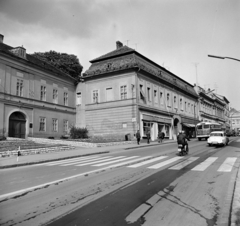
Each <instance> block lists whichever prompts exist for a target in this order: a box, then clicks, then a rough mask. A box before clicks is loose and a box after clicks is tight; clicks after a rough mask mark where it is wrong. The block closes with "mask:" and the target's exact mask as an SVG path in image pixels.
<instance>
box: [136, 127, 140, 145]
mask: <svg viewBox="0 0 240 226" xmlns="http://www.w3.org/2000/svg"><path fill="white" fill-rule="evenodd" d="M136 138H137V144H138V145H139V144H140V139H141V135H140V132H139V130H138V131H137V133H136Z"/></svg>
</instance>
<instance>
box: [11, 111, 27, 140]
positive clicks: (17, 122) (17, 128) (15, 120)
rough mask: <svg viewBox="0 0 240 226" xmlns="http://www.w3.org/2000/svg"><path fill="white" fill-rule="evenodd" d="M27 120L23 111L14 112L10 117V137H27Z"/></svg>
mask: <svg viewBox="0 0 240 226" xmlns="http://www.w3.org/2000/svg"><path fill="white" fill-rule="evenodd" d="M25 132H26V120H25V117H24V115H23V114H22V113H21V112H14V113H13V114H11V116H10V118H9V137H17V138H25Z"/></svg>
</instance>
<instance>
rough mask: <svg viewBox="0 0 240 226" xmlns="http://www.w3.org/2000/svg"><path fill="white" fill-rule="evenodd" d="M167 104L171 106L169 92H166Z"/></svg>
mask: <svg viewBox="0 0 240 226" xmlns="http://www.w3.org/2000/svg"><path fill="white" fill-rule="evenodd" d="M167 106H171V103H170V94H169V93H168V94H167Z"/></svg>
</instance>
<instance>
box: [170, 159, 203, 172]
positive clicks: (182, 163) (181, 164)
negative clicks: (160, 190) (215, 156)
mask: <svg viewBox="0 0 240 226" xmlns="http://www.w3.org/2000/svg"><path fill="white" fill-rule="evenodd" d="M198 158H199V157H190V158H189V159H187V160H185V161H183V162H180V163H179V164H177V165H175V166H173V167H171V168H169V169H171V170H180V169H182V168H184V167H185V166H187V165H189V164H191V163H192V162H194V161H195V160H197V159H198Z"/></svg>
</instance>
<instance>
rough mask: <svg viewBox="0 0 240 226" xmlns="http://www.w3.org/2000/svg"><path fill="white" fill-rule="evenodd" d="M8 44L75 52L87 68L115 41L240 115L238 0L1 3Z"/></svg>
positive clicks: (30, 50)
mask: <svg viewBox="0 0 240 226" xmlns="http://www.w3.org/2000/svg"><path fill="white" fill-rule="evenodd" d="M0 34H2V35H4V43H5V44H7V45H10V46H13V47H17V46H23V47H24V48H26V51H27V53H29V54H31V53H34V52H46V51H50V50H54V51H56V52H61V53H68V54H74V55H76V56H77V57H78V59H79V61H80V64H81V65H82V66H83V72H85V71H86V70H87V69H88V68H89V67H90V65H91V64H90V62H89V61H90V60H92V59H95V58H97V57H99V56H101V55H104V54H106V53H108V52H110V51H113V50H115V49H116V41H121V42H122V43H123V44H124V45H127V46H129V47H130V48H133V49H135V50H137V51H138V52H139V53H140V54H142V55H144V56H145V57H147V58H149V59H150V60H152V61H154V62H155V63H157V64H159V65H160V66H163V67H165V68H166V69H168V70H169V71H171V72H172V73H174V74H175V75H177V76H178V77H180V78H182V79H184V80H185V81H187V82H189V83H190V84H192V85H193V84H194V83H197V84H199V85H200V86H201V87H202V88H205V89H208V88H210V89H211V90H213V89H214V92H216V93H217V94H220V95H222V96H225V97H226V98H227V99H228V100H229V102H230V105H231V107H234V108H235V109H238V110H240V61H236V60H232V59H228V58H226V59H217V58H211V57H208V55H209V54H210V55H217V56H223V57H231V58H235V59H239V60H240V0H51V1H49V0H0Z"/></svg>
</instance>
